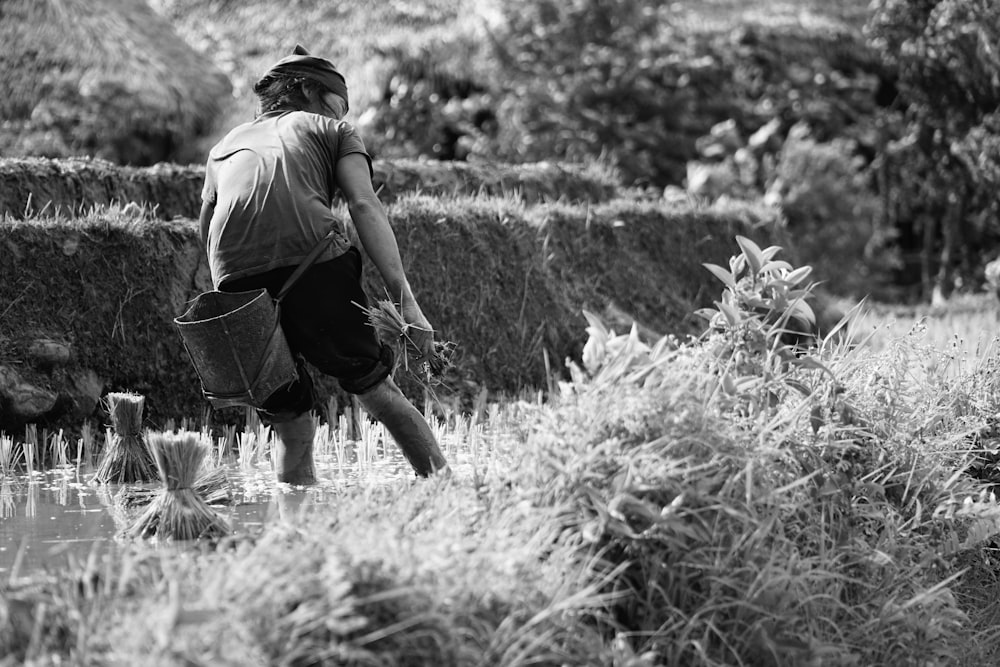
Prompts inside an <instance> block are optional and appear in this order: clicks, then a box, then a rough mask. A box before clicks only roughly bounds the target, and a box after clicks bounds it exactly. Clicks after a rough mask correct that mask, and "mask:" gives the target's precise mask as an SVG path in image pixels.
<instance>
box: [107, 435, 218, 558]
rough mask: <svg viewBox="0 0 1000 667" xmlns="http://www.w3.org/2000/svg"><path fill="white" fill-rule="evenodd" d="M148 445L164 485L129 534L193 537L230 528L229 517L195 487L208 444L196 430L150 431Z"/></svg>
mask: <svg viewBox="0 0 1000 667" xmlns="http://www.w3.org/2000/svg"><path fill="white" fill-rule="evenodd" d="M149 448H150V451H151V452H152V454H153V458H154V460H155V461H156V467H157V469H158V470H159V472H160V478H161V480H162V481H163V488H161V489H160V492H159V493H158V494H157V496H156V497H155V498H154V499H153V501H152V502H151V503H150V504H149V506H148V507H146V509H145V510H144V511H143V513H142V514H140V515H139V517H138V518H137V519H136V521H135V523H134V524H132V525H131V526H130V527H129V528H128V529H126V531H125V533H126V535H128V536H130V537H142V538H148V537H153V536H156V537H158V538H161V539H174V540H194V539H198V538H202V537H221V536H223V535H226V534H227V533H228V532H229V525H228V523H227V522H226V520H225V519H224V518H223V517H222V516H221V515H219V513H218V512H216V511H215V510H214V509H212V508H211V507H210V506H209V504H208V503H207V502H206V500H205V499H204V498H203V497H201V496H200V495H199V494H198V492H197V491H196V490H195V481H196V478H197V476H198V472H199V471H200V470H201V465H202V462H203V461H204V460H205V457H206V456H207V455H208V451H209V449H208V446H207V445H206V444H204V443H202V441H201V437H200V435H199V434H197V433H192V432H181V433H150V434H149Z"/></svg>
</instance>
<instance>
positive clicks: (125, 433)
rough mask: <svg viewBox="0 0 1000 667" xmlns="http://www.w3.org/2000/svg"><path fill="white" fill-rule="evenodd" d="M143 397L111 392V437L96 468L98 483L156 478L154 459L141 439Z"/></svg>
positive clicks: (108, 400)
mask: <svg viewBox="0 0 1000 667" xmlns="http://www.w3.org/2000/svg"><path fill="white" fill-rule="evenodd" d="M145 402H146V398H145V397H144V396H140V395H138V394H131V393H110V394H108V397H107V409H108V414H110V415H111V437H110V438H108V444H107V447H105V449H104V453H103V455H102V456H101V461H100V463H99V464H98V466H97V472H96V474H95V475H94V481H96V482H97V483H99V484H128V483H134V482H150V481H153V480H155V479H156V469H155V468H154V467H153V457H152V456H151V455H150V453H149V448H148V447H147V446H146V442H145V440H144V439H143V437H142V409H143V406H144V405H145Z"/></svg>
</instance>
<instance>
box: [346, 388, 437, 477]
mask: <svg viewBox="0 0 1000 667" xmlns="http://www.w3.org/2000/svg"><path fill="white" fill-rule="evenodd" d="M358 400H360V401H361V405H363V406H365V410H367V411H368V414H370V415H371V416H372V417H374V418H375V419H377V420H378V421H380V422H381V423H382V424H383V425H384V426H385V428H386V430H388V431H389V434H390V435H392V438H393V440H395V441H396V445H397V446H398V447H399V448H400V450H402V452H403V456H405V457H406V460H407V461H409V462H410V465H411V466H413V469H414V470H415V471H416V473H417V474H418V475H420V476H421V477H428V476H430V475H431V474H433V473H436V472H440V471H443V470H445V469H447V468H448V462H447V461H446V460H445V458H444V454H442V453H441V448H440V447H439V446H438V443H437V440H436V439H435V438H434V433H433V432H432V431H431V427H430V426H429V425H428V424H427V421H426V420H425V419H424V416H423V415H422V414H420V411H419V410H417V408H416V407H415V406H414V405H413V404H412V403H410V401H409V400H408V399H407V398H406V396H404V395H403V392H401V391H400V390H399V387H397V386H396V383H395V382H393V381H392V378H386V379H385V380H383V381H382V382H379V383H378V384H377V385H375V386H374V387H373V388H372V389H370V390H368V391H366V392H365V393H363V394H359V395H358Z"/></svg>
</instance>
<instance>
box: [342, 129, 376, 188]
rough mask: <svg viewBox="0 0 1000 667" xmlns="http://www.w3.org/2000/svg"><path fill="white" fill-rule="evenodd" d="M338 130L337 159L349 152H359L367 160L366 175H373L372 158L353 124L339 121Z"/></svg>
mask: <svg viewBox="0 0 1000 667" xmlns="http://www.w3.org/2000/svg"><path fill="white" fill-rule="evenodd" d="M338 130H339V134H340V141H338V142H337V159H338V160H339V159H340V158H342V157H344V156H345V155H350V154H351V153H360V154H361V155H364V156H365V160H367V161H368V175H369V176H372V177H374V176H375V170H374V169H373V168H372V158H371V156H370V155H369V154H368V150H367V149H366V148H365V142H364V141H362V139H361V135H360V134H358V132H357V130H355V129H354V126H353V125H351V124H350V123H346V122H341V123H340V127H339V128H338Z"/></svg>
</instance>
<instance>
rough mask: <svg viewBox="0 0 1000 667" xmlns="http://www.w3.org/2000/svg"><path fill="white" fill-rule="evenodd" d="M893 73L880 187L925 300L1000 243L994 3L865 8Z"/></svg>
mask: <svg viewBox="0 0 1000 667" xmlns="http://www.w3.org/2000/svg"><path fill="white" fill-rule="evenodd" d="M865 31H866V34H867V36H868V38H869V40H870V43H871V45H872V46H873V47H874V48H875V49H876V50H877V51H878V52H879V53H880V54H881V56H882V58H883V59H884V60H885V62H886V63H887V64H888V65H889V66H890V67H892V68H893V69H894V70H895V73H896V77H897V78H896V81H895V82H894V83H895V89H896V90H897V91H898V96H897V97H896V98H895V99H894V100H892V102H891V104H890V106H889V107H888V109H887V110H886V112H885V114H884V116H883V123H882V129H883V142H882V143H883V145H882V150H881V155H880V158H879V159H880V161H881V164H880V165H879V167H880V173H881V174H882V176H881V178H880V179H879V187H880V189H881V191H882V192H881V194H882V196H883V200H884V208H885V214H886V216H887V220H886V221H885V222H886V223H887V224H889V225H891V226H892V227H894V228H897V229H902V230H904V232H908V233H909V235H910V236H911V238H912V240H913V242H914V245H915V246H916V247H918V248H919V251H920V282H921V286H922V290H923V293H924V295H925V296H931V297H932V298H941V297H944V296H946V295H947V294H948V293H949V292H950V291H951V290H952V289H953V288H954V287H956V286H958V285H961V284H963V283H967V282H968V281H969V280H974V278H973V276H979V275H981V271H980V269H981V267H982V265H983V264H984V263H985V262H986V261H987V260H988V259H990V257H981V256H979V257H977V256H975V254H974V253H973V250H974V249H977V248H980V249H981V248H993V249H994V252H995V248H996V247H997V242H998V240H1000V231H998V229H997V225H996V221H997V215H998V214H1000V200H998V199H997V197H996V190H997V186H998V185H1000V3H997V2H996V1H995V0H874V1H873V3H872V14H871V16H870V18H869V20H868V23H867V25H866V26H865Z"/></svg>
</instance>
